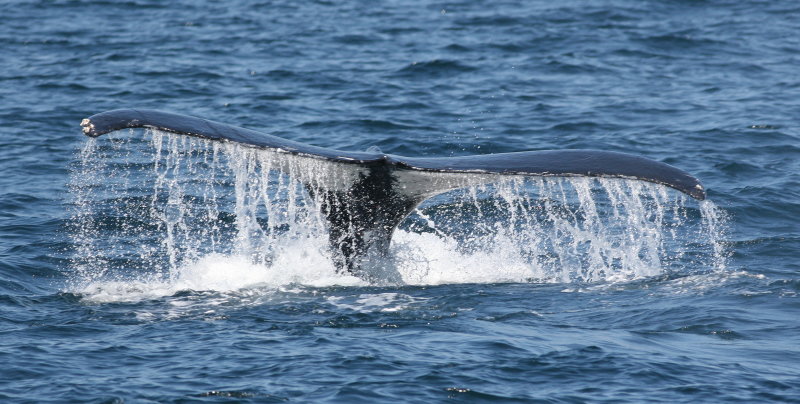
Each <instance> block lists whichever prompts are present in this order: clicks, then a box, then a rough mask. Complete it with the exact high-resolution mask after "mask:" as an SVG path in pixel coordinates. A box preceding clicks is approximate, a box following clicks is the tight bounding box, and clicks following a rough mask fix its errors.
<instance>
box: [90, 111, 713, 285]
mask: <svg viewBox="0 0 800 404" xmlns="http://www.w3.org/2000/svg"><path fill="white" fill-rule="evenodd" d="M81 126H82V127H83V133H84V134H85V135H87V136H90V137H97V136H100V135H103V134H106V133H109V132H113V131H116V130H121V129H126V128H146V129H154V130H159V131H166V132H171V133H176V134H180V135H188V136H195V137H199V138H203V139H208V140H212V141H218V142H236V143H240V144H243V145H246V146H249V147H253V148H259V149H266V150H270V151H272V152H275V153H279V154H282V155H288V156H293V157H292V158H295V159H312V160H314V161H316V162H320V163H321V164H323V165H325V166H326V167H329V168H332V170H329V171H330V172H331V173H333V174H332V176H333V177H334V178H328V179H327V180H324V179H323V180H321V179H320V177H319V176H308V175H306V176H303V175H300V176H299V178H297V179H298V180H299V181H300V182H302V183H303V185H305V187H306V189H307V190H308V192H309V195H310V196H311V197H312V198H313V199H314V200H315V201H317V205H318V207H319V209H320V212H321V213H322V216H323V217H324V218H325V219H326V221H327V226H328V232H329V242H330V248H331V252H332V256H333V260H334V264H335V265H336V267H337V268H339V269H340V270H341V271H349V272H351V273H354V274H356V273H357V272H358V271H359V269H360V265H361V264H362V262H363V260H364V259H365V257H366V256H367V254H368V253H370V254H371V253H373V252H374V253H377V254H385V253H386V252H387V251H388V249H389V244H390V242H391V239H392V233H393V232H394V230H395V228H396V227H397V225H398V224H399V223H400V222H401V221H402V220H403V219H404V218H405V217H406V216H407V215H408V214H410V213H411V211H412V210H413V209H414V208H415V207H416V206H417V205H419V204H420V203H421V202H422V201H424V200H425V199H427V198H429V197H432V196H434V195H437V194H440V193H443V192H446V191H449V190H452V189H456V188H460V187H463V186H465V184H471V183H472V184H474V183H476V182H478V183H488V182H496V181H498V180H500V179H501V178H500V177H502V176H516V175H525V176H561V177H569V176H588V177H612V178H626V179H635V180H642V181H648V182H653V183H657V184H661V185H665V186H668V187H671V188H674V189H676V190H678V191H681V192H683V193H685V194H688V195H689V196H691V197H693V198H695V199H698V200H703V199H705V196H706V193H705V190H704V188H703V186H702V185H701V184H700V182H699V180H697V179H696V178H694V177H693V176H691V175H690V174H688V173H686V172H684V171H682V170H680V169H678V168H676V167H673V166H671V165H668V164H665V163H661V162H658V161H654V160H651V159H647V158H644V157H640V156H635V155H631V154H626V153H620V152H611V151H599V150H540V151H523V152H514V153H501V154H486V155H473V156H458V157H404V156H398V155H393V154H385V153H381V152H378V151H366V152H352V151H340V150H334V149H329V148H324V147H318V146H313V145H308V144H304V143H300V142H295V141H291V140H288V139H283V138H280V137H277V136H272V135H269V134H266V133H261V132H257V131H254V130H250V129H245V128H241V127H236V126H231V125H227V124H223V123H219V122H214V121H210V120H207V119H202V118H196V117H191V116H186V115H179V114H174V113H168V112H162V111H155V110H144V109H118V110H113V111H107V112H102V113H99V114H96V115H93V116H91V117H89V118H86V119H84V120H83V121H82V122H81ZM277 169H278V170H281V166H280V165H278V166H277ZM285 171H286V172H287V174H288V173H289V172H288V171H290V170H288V169H287V170H285ZM329 177H331V175H329Z"/></svg>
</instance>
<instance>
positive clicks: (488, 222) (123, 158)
mask: <svg viewBox="0 0 800 404" xmlns="http://www.w3.org/2000/svg"><path fill="white" fill-rule="evenodd" d="M79 160H80V161H78V162H77V163H76V165H75V168H74V169H73V172H72V179H71V182H70V189H71V191H72V194H73V225H72V233H73V234H72V238H73V242H74V244H75V257H74V260H73V262H74V267H75V270H76V286H77V287H78V288H84V287H95V288H96V287H97V285H101V284H104V285H110V283H109V282H114V284H115V285H117V286H118V285H120V284H122V285H125V284H126V282H127V284H129V285H133V284H134V283H136V284H137V285H140V286H137V288H141V284H142V282H144V284H147V282H151V283H152V284H153V285H156V284H157V285H158V287H157V289H158V290H160V291H161V290H166V291H170V293H174V292H175V291H178V290H181V288H191V289H197V288H199V289H209V290H229V289H238V288H243V287H247V286H249V285H255V284H266V285H272V286H280V285H285V284H287V283H300V284H314V285H328V284H354V282H355V283H363V281H360V280H358V279H356V278H354V277H353V276H351V275H349V274H342V273H340V272H341V271H337V269H336V268H335V267H334V265H333V264H332V259H331V254H330V252H329V242H328V237H327V232H326V223H325V220H324V218H323V217H322V215H321V214H320V213H319V210H318V208H317V206H318V201H316V200H315V199H314V198H313V197H312V196H311V195H313V194H314V192H311V193H309V192H308V189H307V187H310V188H311V189H312V191H313V189H314V188H315V187H325V188H328V189H330V188H336V187H344V186H346V184H348V183H349V182H348V180H347V178H344V177H343V176H345V175H352V174H348V171H346V170H337V168H336V165H335V164H331V163H329V162H326V161H324V160H315V159H309V158H304V159H303V158H296V157H295V156H292V155H290V154H287V153H279V152H274V151H267V150H261V149H256V148H252V147H247V146H244V145H239V144H235V143H218V142H211V141H207V140H203V139H199V138H191V137H187V136H179V135H174V134H169V133H163V132H158V131H150V130H148V131H144V136H137V135H136V134H135V133H134V134H131V133H127V132H117V133H115V134H112V136H110V137H108V138H106V139H103V140H95V139H90V140H88V141H87V144H86V145H85V147H84V148H83V150H82V151H81V153H80V154H79ZM465 178H466V179H465ZM475 178H479V180H473V179H471V177H469V176H464V175H450V176H449V177H448V175H447V174H442V179H441V181H451V182H454V183H458V184H460V185H465V187H464V188H461V189H457V190H454V191H451V192H447V193H444V194H441V195H437V196H435V197H433V198H431V199H429V200H428V201H426V202H424V203H423V204H422V205H420V206H419V207H418V208H417V209H416V210H415V211H414V212H413V213H412V214H411V215H410V216H409V218H407V219H406V220H405V221H404V222H403V223H401V225H400V226H399V228H398V229H397V230H396V231H395V236H394V239H393V243H392V246H391V248H390V254H389V256H388V257H381V258H380V262H370V263H367V265H365V266H366V268H367V270H368V275H370V276H368V277H367V279H369V281H371V282H372V283H378V284H381V283H408V284H438V283H456V282H597V281H625V280H631V279H637V278H640V277H647V276H653V275H658V274H662V273H665V272H681V271H689V270H691V271H697V270H703V269H704V268H708V269H717V270H718V269H723V268H724V266H725V260H724V254H725V253H724V249H723V248H722V243H721V241H720V240H721V234H722V232H723V230H724V217H723V216H722V215H721V214H720V213H719V209H717V208H716V207H715V206H714V205H713V204H712V203H711V202H709V201H705V202H703V203H701V204H699V207H698V206H697V204H696V203H695V202H694V201H693V200H688V199H687V198H685V197H684V196H683V194H680V193H678V192H676V191H673V190H671V189H668V188H666V187H663V186H660V185H655V184H650V183H645V182H641V181H631V180H622V179H596V178H584V177H567V178H556V177H522V176H495V177H492V181H487V180H486V177H485V176H484V177H478V176H475ZM304 184H305V185H304ZM243 268H245V269H247V270H246V271H245V272H242V271H243V270H244V269H243ZM226 274H227V275H226ZM230 277H233V278H236V280H235V281H234V280H230V279H228V278H230ZM198 279H200V280H203V279H206V280H207V284H206V283H203V282H202V281H197V280H198ZM226 279H228V280H226ZM165 285H167V286H165Z"/></svg>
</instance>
